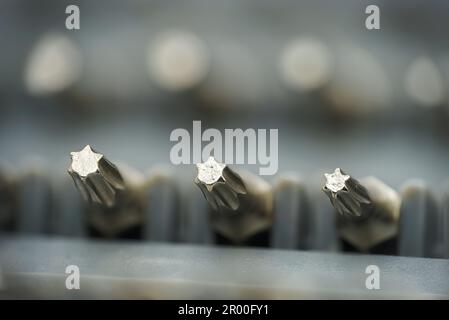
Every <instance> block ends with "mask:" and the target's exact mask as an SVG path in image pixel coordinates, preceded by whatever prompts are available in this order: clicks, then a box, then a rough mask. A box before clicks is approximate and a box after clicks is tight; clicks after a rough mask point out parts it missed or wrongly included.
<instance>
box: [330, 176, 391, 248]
mask: <svg viewBox="0 0 449 320" xmlns="http://www.w3.org/2000/svg"><path fill="white" fill-rule="evenodd" d="M325 177H326V180H327V181H326V184H325V186H324V187H323V191H324V192H325V193H326V195H327V196H328V197H329V199H330V201H331V203H332V205H333V207H334V208H335V210H336V211H337V212H338V213H339V214H338V216H337V230H338V233H339V236H340V237H341V238H342V239H343V240H345V241H346V242H347V243H349V244H350V245H351V246H353V247H354V248H356V249H357V250H359V251H362V252H368V251H369V250H371V249H373V248H374V247H375V246H377V245H379V244H381V243H384V242H385V241H386V240H390V239H393V238H394V237H395V236H396V235H397V233H398V222H399V213H400V197H399V195H398V193H397V192H396V191H395V190H393V189H392V188H390V187H389V186H387V185H386V184H385V183H383V182H382V181H380V180H378V179H376V178H374V177H367V178H364V179H362V180H361V181H360V182H359V181H357V180H356V179H354V178H352V177H351V176H350V175H346V174H345V173H344V172H343V171H342V170H341V169H339V168H337V169H335V172H334V173H332V174H325Z"/></svg>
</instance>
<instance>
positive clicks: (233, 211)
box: [195, 157, 273, 243]
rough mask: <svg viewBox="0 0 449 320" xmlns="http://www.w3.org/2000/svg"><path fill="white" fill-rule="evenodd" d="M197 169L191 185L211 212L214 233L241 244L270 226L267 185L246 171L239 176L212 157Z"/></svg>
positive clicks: (270, 211)
mask: <svg viewBox="0 0 449 320" xmlns="http://www.w3.org/2000/svg"><path fill="white" fill-rule="evenodd" d="M197 168H198V176H197V177H196V179H195V183H196V184H197V185H198V187H199V188H200V189H201V191H202V192H203V195H204V197H205V198H206V200H207V201H208V202H209V204H210V205H211V207H212V209H213V211H212V212H211V223H212V227H213V228H214V230H215V231H216V232H218V233H220V234H221V235H223V236H224V237H226V238H227V239H229V240H231V241H233V242H234V243H242V242H244V241H245V240H247V239H248V238H249V237H251V236H253V235H255V234H257V233H259V232H261V231H263V230H266V229H268V228H269V227H270V226H271V224H272V210H273V194H272V190H271V187H270V185H269V184H268V183H267V182H265V181H264V180H262V179H260V178H259V177H257V176H254V175H251V174H249V173H247V172H241V175H239V174H237V173H236V172H234V171H233V170H231V169H230V168H229V167H228V166H227V165H225V164H221V163H218V162H217V161H215V159H214V158H213V157H210V158H209V159H208V160H207V161H206V162H204V163H198V164H197Z"/></svg>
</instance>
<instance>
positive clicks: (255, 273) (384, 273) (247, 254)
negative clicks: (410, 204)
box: [0, 238, 449, 299]
mask: <svg viewBox="0 0 449 320" xmlns="http://www.w3.org/2000/svg"><path fill="white" fill-rule="evenodd" d="M0 261H1V263H2V270H3V271H4V277H3V278H4V284H5V289H4V290H3V292H2V293H1V296H2V297H6V298H8V297H12V296H13V297H22V298H24V297H25V298H27V297H39V298H50V297H51V298H160V299H162V298H175V299H177V298H208V299H214V298H225V299H226V298H237V299H239V298H274V299H276V298H287V299H300V298H305V299H308V298H345V299H361V298H368V299H380V298H384V299H385V298H400V299H415V298H449V261H448V260H440V259H422V258H404V257H387V256H375V255H371V256H367V255H346V254H333V253H318V252H302V251H282V250H264V249H251V250H249V249H231V248H210V247H201V246H192V245H167V244H155V243H152V244H150V243H146V244H145V243H140V244H135V243H125V242H123V243H120V244H119V243H106V242H93V241H86V240H84V241H83V240H63V239H56V238H53V239H49V238H47V239H46V238H28V239H27V238H3V239H1V242H0ZM72 264H75V265H77V266H78V267H79V269H80V273H81V284H80V286H81V289H80V290H66V289H65V277H66V275H65V273H64V272H65V268H66V266H68V265H72ZM371 264H375V265H377V266H378V267H379V268H380V272H381V278H380V286H381V289H380V290H367V289H366V288H365V279H366V277H367V275H366V274H365V268H366V267H367V266H368V265H371Z"/></svg>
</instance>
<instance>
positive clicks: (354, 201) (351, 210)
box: [323, 168, 373, 219]
mask: <svg viewBox="0 0 449 320" xmlns="http://www.w3.org/2000/svg"><path fill="white" fill-rule="evenodd" d="M324 176H325V177H326V184H325V185H324V187H323V191H324V192H325V193H326V195H327V196H328V197H329V199H330V201H331V203H332V205H333V206H334V207H335V209H336V210H337V211H338V213H340V214H342V215H347V216H350V217H353V218H359V219H363V218H366V217H368V216H369V215H370V214H371V212H372V209H373V206H372V201H371V199H370V197H369V195H368V191H367V190H366V189H365V187H364V186H362V185H361V184H360V182H358V181H357V180H355V179H354V178H352V177H351V176H349V175H346V174H344V172H342V171H341V169H340V168H336V169H335V171H334V172H333V173H330V174H329V173H325V174H324Z"/></svg>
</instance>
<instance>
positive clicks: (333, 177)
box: [324, 168, 350, 192]
mask: <svg viewBox="0 0 449 320" xmlns="http://www.w3.org/2000/svg"><path fill="white" fill-rule="evenodd" d="M324 176H325V177H326V188H328V189H329V190H330V191H332V192H338V191H341V190H343V189H344V188H345V187H346V181H347V180H348V179H349V178H350V176H349V175H345V174H343V173H342V172H341V170H340V168H336V169H335V171H334V172H333V173H325V174H324Z"/></svg>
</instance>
